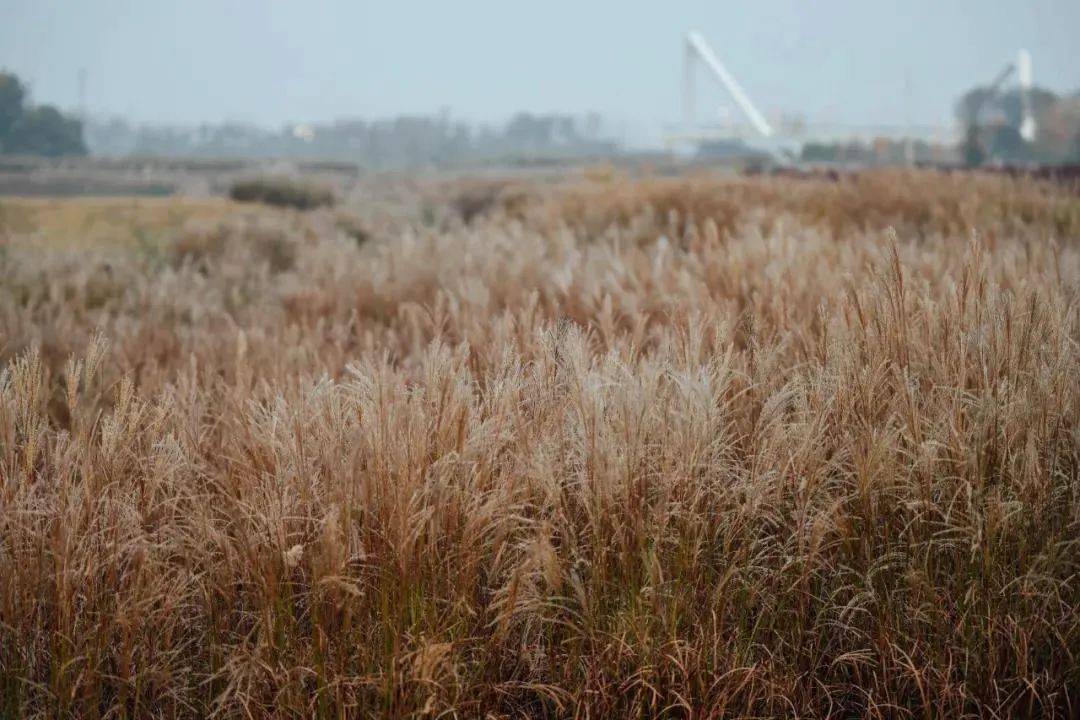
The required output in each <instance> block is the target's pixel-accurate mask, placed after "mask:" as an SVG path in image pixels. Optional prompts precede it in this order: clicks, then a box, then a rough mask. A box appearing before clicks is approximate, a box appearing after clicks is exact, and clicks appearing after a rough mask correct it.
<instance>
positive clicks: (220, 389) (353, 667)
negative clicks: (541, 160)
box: [0, 174, 1080, 718]
mask: <svg viewBox="0 0 1080 720" xmlns="http://www.w3.org/2000/svg"><path fill="white" fill-rule="evenodd" d="M583 198H584V199H583ZM447 202H453V200H452V199H449V200H447ZM1078 205H1080V203H1078V201H1077V199H1076V197H1075V196H1070V195H1068V194H1062V193H1061V191H1055V190H1052V189H1050V188H1049V186H1044V185H1041V184H1037V183H1034V182H1030V181H1016V180H1006V179H997V178H994V179H987V178H943V177H939V176H934V175H929V174H927V175H899V176H883V177H879V176H872V177H871V178H870V179H868V180H864V181H860V182H859V183H847V184H845V183H839V184H814V185H807V184H806V183H799V182H791V181H782V180H772V181H770V180H755V181H752V182H749V181H747V182H739V183H730V182H713V181H709V180H706V179H699V180H695V181H679V182H677V183H676V182H672V183H668V182H645V183H625V184H624V183H609V184H604V185H594V186H590V187H573V188H570V189H559V190H550V189H544V190H543V191H541V190H537V191H536V195H535V199H534V200H533V201H530V202H523V201H522V200H521V198H520V196H519V197H517V198H516V200H515V205H514V207H513V209H512V211H511V210H503V209H500V208H499V207H494V208H493V209H491V210H490V211H489V212H488V213H487V214H485V215H481V216H478V217H474V218H471V222H470V223H469V225H468V226H464V225H462V224H460V223H458V224H456V225H455V224H453V223H450V224H448V225H446V226H444V227H441V228H438V229H435V228H432V227H430V226H429V225H426V224H425V223H422V222H419V221H417V222H415V223H412V224H406V226H404V227H401V228H396V229H395V230H394V233H393V237H392V238H390V239H388V237H389V235H390V233H384V235H386V236H387V237H383V238H382V239H380V240H378V241H372V242H368V243H366V244H364V245H363V246H359V245H358V244H357V243H356V242H355V241H354V240H353V239H352V238H350V237H348V236H346V235H345V234H344V233H340V232H338V231H336V230H335V229H334V228H333V225H332V223H329V224H327V225H326V226H325V227H322V226H318V227H315V228H314V229H312V228H308V229H307V230H304V229H301V228H297V227H292V226H290V227H278V228H269V229H268V228H260V227H252V226H248V225H243V226H240V227H237V228H229V229H226V230H222V231H221V232H217V233H210V234H206V233H203V234H200V235H197V236H196V237H195V238H186V239H185V238H181V239H180V240H178V241H177V248H176V249H170V248H166V249H165V250H166V252H162V253H160V254H155V253H148V252H146V251H145V250H131V251H128V252H119V251H111V254H106V253H100V254H96V253H94V252H92V251H84V252H81V253H77V254H76V253H74V251H45V250H40V249H38V250H33V249H29V248H26V247H17V248H11V249H9V251H8V252H6V253H5V254H3V255H0V263H2V265H0V268H2V273H3V275H2V276H3V279H4V282H3V284H2V285H0V333H2V335H0V338H2V340H0V352H3V353H4V356H5V357H6V358H7V366H6V369H5V370H4V371H3V375H2V379H0V716H4V717H22V716H50V717H51V716H60V717H62V716H77V717H110V718H111V717H128V718H132V717H148V716H166V717H173V716H177V717H203V716H206V715H215V716H221V717H278V716H295V717H313V716H314V717H345V716H359V717H384V716H385V717H413V716H432V717H436V716H441V717H463V718H465V717H485V716H489V717H523V716H526V717H548V718H560V717H582V718H585V717H589V718H605V717H642V718H653V717H694V718H704V717H728V716H757V717H790V716H801V717H853V716H867V717H912V718H916V717H918V718H925V717H964V716H970V717H994V716H997V717H1050V716H1061V717H1067V716H1075V715H1076V714H1077V713H1078V712H1080V580H1078V577H1080V576H1078V573H1080V546H1078V545H1080V347H1078V344H1077V343H1078V340H1080V313H1078V308H1077V289H1078V281H1080V249H1078V246H1077V240H1078V236H1077V228H1078V227H1080V222H1078V220H1077V218H1078V217H1080V207H1078ZM724 208H729V209H730V213H728V214H727V215H724V214H723V209H724ZM317 221H318V218H315V219H314V220H313V221H312V222H317ZM969 221H971V222H970V223H969ZM890 226H891V227H892V228H895V229H892V230H890V229H889V228H890ZM208 237H209V238H211V240H207V239H206V238H208ZM267 237H269V238H270V240H266V239H265V238H267ZM280 257H287V258H289V259H290V261H289V262H288V263H283V262H280V261H278V258H280Z"/></svg>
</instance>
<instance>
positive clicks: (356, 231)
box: [334, 213, 371, 245]
mask: <svg viewBox="0 0 1080 720" xmlns="http://www.w3.org/2000/svg"><path fill="white" fill-rule="evenodd" d="M334 226H335V227H337V229H338V230H340V231H341V232H343V233H345V234H346V235H348V236H349V237H351V238H352V239H353V240H355V241H356V244H357V245H363V244H364V243H366V242H367V241H368V240H370V239H371V229H370V228H369V227H368V225H367V223H365V222H364V221H363V220H361V219H360V218H358V217H356V216H355V215H350V214H348V213H341V214H339V215H338V216H337V217H335V218H334Z"/></svg>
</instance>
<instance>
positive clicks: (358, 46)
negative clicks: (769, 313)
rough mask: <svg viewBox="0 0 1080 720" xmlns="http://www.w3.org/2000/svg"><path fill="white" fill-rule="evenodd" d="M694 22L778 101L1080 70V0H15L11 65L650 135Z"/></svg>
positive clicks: (120, 109) (192, 95)
mask: <svg viewBox="0 0 1080 720" xmlns="http://www.w3.org/2000/svg"><path fill="white" fill-rule="evenodd" d="M691 28H696V29H698V30H700V31H701V32H702V33H703V34H704V35H705V36H706V38H708V40H709V42H710V43H711V44H712V45H713V47H714V48H715V49H716V51H717V54H718V55H719V56H720V57H721V58H722V59H723V60H724V62H725V63H726V64H727V65H728V67H729V69H730V70H731V71H732V72H733V73H734V75H735V76H736V77H737V78H738V79H739V81H740V82H741V83H742V85H743V86H744V87H745V89H746V90H747V92H748V93H749V94H750V96H751V97H752V98H753V99H754V100H755V102H757V104H758V105H760V106H761V108H762V109H763V110H764V111H765V112H766V114H775V113H778V112H781V111H786V112H793V113H802V114H804V115H806V116H807V117H809V118H810V119H812V120H817V121H829V122H843V123H852V124H873V123H896V124H901V123H906V122H916V123H934V124H938V123H943V122H945V121H946V119H947V118H949V116H950V109H951V107H952V104H953V101H954V100H955V98H956V97H957V96H958V95H959V94H960V93H961V92H962V91H963V90H965V89H966V88H968V87H970V86H971V85H973V84H975V83H980V82H983V83H985V82H988V81H989V80H990V79H991V78H992V77H993V76H994V75H995V74H996V73H997V72H998V71H999V70H1000V69H1001V68H1002V67H1003V66H1004V65H1005V63H1007V62H1008V61H1010V60H1011V59H1012V58H1013V57H1014V56H1015V53H1016V51H1017V49H1019V48H1021V47H1027V48H1029V49H1030V51H1031V54H1032V56H1033V58H1034V68H1035V78H1036V82H1038V83H1039V84H1041V85H1045V86H1047V87H1049V88H1051V89H1053V90H1058V91H1063V90H1075V89H1077V88H1078V87H1080V41H1078V31H1080V0H1028V1H1026V2H1021V1H1019V0H1017V1H1011V2H1004V1H1002V2H995V1H994V0H956V1H949V0H936V1H935V0H907V1H906V2H876V1H874V0H863V1H861V2H860V1H856V0H845V1H843V2H840V1H827V0H814V1H811V0H802V1H796V0H744V1H743V2H720V1H716V2H687V1H684V0H659V1H656V2H644V1H641V0H591V1H590V0H541V1H539V2H537V1H534V2H516V1H513V0H490V1H489V0H484V1H480V0H456V1H445V0H444V1H443V2H408V1H405V0H384V1H382V2H365V1H363V0H355V1H353V2H345V1H344V0H342V1H337V2H331V1H330V0H322V1H318V0H303V1H299V0H288V1H286V0H248V1H245V2H241V1H240V0H171V1H166V0H0V67H6V68H8V69H11V70H14V71H16V72H17V73H19V74H20V75H22V76H24V77H25V78H26V79H28V80H29V81H30V82H31V83H32V86H33V92H34V96H35V99H36V100H38V101H41V102H55V103H58V104H60V105H63V106H66V107H74V106H75V105H76V103H77V98H78V80H77V78H78V71H79V69H80V68H85V70H86V74H87V96H88V100H89V106H90V109H91V110H92V111H94V112H98V113H110V114H111V113H117V114H124V115H127V116H129V117H131V118H133V119H137V120H150V121H165V122H177V123H190V122H198V121H203V120H209V121H219V120H241V121H251V122H257V123H261V124H266V125H279V124H281V123H284V122H290V121H301V120H314V121H319V120H328V119H332V118H334V117H340V116H351V117H366V118H373V117H385V116H390V115H395V114H399V113H434V112H438V111H439V109H440V108H442V107H446V108H449V110H450V112H451V114H452V116H453V117H457V118H462V119H467V120H474V121H476V120H479V121H501V120H504V119H505V118H506V117H508V116H509V115H510V114H512V113H513V112H514V111H517V110H531V111H567V112H574V113H579V112H585V111H588V110H595V111H598V112H600V113H602V114H603V115H604V116H605V118H607V119H609V120H610V121H611V127H612V128H613V129H616V130H619V129H625V131H626V132H627V134H628V135H629V136H631V137H632V138H634V139H643V138H646V137H648V136H650V135H659V133H660V131H661V126H662V125H663V124H664V123H666V122H672V121H677V120H678V119H679V117H680V113H681V110H680V98H681V61H682V45H681V43H682V37H683V34H684V33H685V32H686V30H688V29H691ZM702 77H704V76H702ZM703 85H704V83H703ZM709 92H710V93H711V94H710V95H708V96H705V95H704V91H703V96H702V99H701V101H700V102H701V106H702V107H703V108H705V109H711V108H713V107H715V106H717V105H719V104H720V103H721V101H722V100H723V97H724V96H723V94H722V93H721V92H720V91H719V90H718V89H716V88H713V90H711V91H709Z"/></svg>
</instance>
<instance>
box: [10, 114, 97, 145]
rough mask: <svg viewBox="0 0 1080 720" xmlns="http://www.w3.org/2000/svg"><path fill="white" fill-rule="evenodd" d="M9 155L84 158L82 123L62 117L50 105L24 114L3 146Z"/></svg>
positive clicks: (12, 128)
mask: <svg viewBox="0 0 1080 720" xmlns="http://www.w3.org/2000/svg"><path fill="white" fill-rule="evenodd" d="M4 152H5V153H7V154H9V155H45V156H47V157H58V156H61V155H85V154H86V144H85V143H84V142H83V133H82V122H81V121H79V120H77V119H75V118H70V117H67V116H65V115H64V114H63V113H61V112H60V111H59V110H57V109H56V108H55V107H53V106H52V105H39V106H36V107H32V108H29V109H28V110H24V111H23V113H22V115H21V116H19V118H18V119H17V120H16V121H15V123H14V125H12V127H11V131H10V133H9V134H8V138H7V142H5V144H4Z"/></svg>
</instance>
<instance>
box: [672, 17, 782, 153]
mask: <svg viewBox="0 0 1080 720" xmlns="http://www.w3.org/2000/svg"><path fill="white" fill-rule="evenodd" d="M698 59H700V60H701V61H702V62H704V63H705V66H706V67H708V68H709V70H711V71H712V74H713V75H715V76H716V79H717V80H719V81H720V84H721V85H723V86H724V89H725V90H727V92H728V94H729V95H731V99H732V100H734V101H735V104H736V105H738V106H739V109H740V110H741V111H742V112H743V114H744V115H746V118H747V119H748V120H749V121H750V124H751V125H753V126H754V129H755V130H757V131H758V133H759V134H760V135H761V136H762V137H766V138H770V137H772V136H773V129H772V126H771V125H769V122H768V121H767V120H766V119H765V117H764V116H763V115H762V114H761V113H760V112H758V109H757V107H755V106H754V103H753V102H752V101H751V100H750V98H749V97H748V96H747V94H746V92H745V91H744V90H743V89H742V86H740V85H739V83H738V81H736V80H735V78H734V76H732V74H731V73H730V72H728V70H727V68H726V67H724V64H723V63H722V62H720V59H719V58H717V57H716V53H714V52H713V51H712V48H711V47H709V43H707V42H706V41H705V38H704V37H702V36H701V33H698V32H693V31H692V32H689V33H687V35H686V55H685V56H684V65H683V81H684V83H685V84H684V87H683V91H684V95H683V111H684V112H685V115H686V124H687V126H690V125H692V124H693V122H694V64H695V61H696V60H698Z"/></svg>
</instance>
